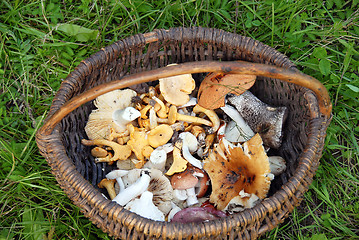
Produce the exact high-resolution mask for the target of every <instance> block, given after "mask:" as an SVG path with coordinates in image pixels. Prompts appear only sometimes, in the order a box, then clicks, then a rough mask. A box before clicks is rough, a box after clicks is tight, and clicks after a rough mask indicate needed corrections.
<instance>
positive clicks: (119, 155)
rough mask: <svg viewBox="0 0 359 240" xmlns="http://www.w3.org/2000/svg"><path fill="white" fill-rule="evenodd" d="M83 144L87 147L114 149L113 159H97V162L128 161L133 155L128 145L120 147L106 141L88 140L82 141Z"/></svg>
mask: <svg viewBox="0 0 359 240" xmlns="http://www.w3.org/2000/svg"><path fill="white" fill-rule="evenodd" d="M81 143H82V144H83V145H85V146H92V145H99V146H109V147H111V148H112V150H113V152H114V155H113V157H112V158H109V159H107V158H97V159H96V162H104V161H105V162H113V161H116V160H119V159H120V160H126V159H127V158H128V157H129V156H130V155H131V150H129V148H128V147H127V146H126V145H120V144H118V143H115V142H112V141H108V140H105V139H95V140H86V139H82V140H81Z"/></svg>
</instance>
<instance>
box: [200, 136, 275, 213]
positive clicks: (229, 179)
mask: <svg viewBox="0 0 359 240" xmlns="http://www.w3.org/2000/svg"><path fill="white" fill-rule="evenodd" d="M203 168H204V170H205V171H206V172H207V173H208V175H209V177H210V179H211V183H212V193H211V196H210V201H211V202H212V203H214V204H215V205H216V206H217V208H218V209H219V210H223V209H224V208H225V207H226V206H227V204H228V203H229V202H230V201H231V200H232V199H233V198H235V197H237V196H238V195H239V193H240V192H241V191H242V190H243V191H244V192H245V193H248V194H255V195H256V196H258V197H259V198H260V199H263V198H265V197H266V195H267V193H268V190H269V186H270V178H269V177H268V175H269V173H270V168H269V161H268V157H267V154H266V153H265V151H264V147H263V142H262V139H261V137H260V136H259V134H256V135H255V136H254V137H252V138H251V139H250V140H249V141H247V142H245V143H244V144H243V149H242V147H240V146H239V147H233V148H231V147H230V146H228V145H227V146H226V144H225V143H224V138H223V139H221V140H220V142H219V143H218V144H217V145H216V146H215V148H214V149H213V150H212V151H211V152H210V153H209V155H208V158H206V159H205V160H204V166H203Z"/></svg>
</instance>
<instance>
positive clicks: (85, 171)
mask: <svg viewBox="0 0 359 240" xmlns="http://www.w3.org/2000/svg"><path fill="white" fill-rule="evenodd" d="M165 34H168V35H170V36H167V35H166V37H163V35H165ZM194 34H195V33H193V32H191V36H189V37H187V38H186V37H185V33H183V32H182V33H181V34H180V35H177V34H176V32H175V31H174V32H173V33H171V34H169V33H168V32H163V31H162V32H161V31H159V32H157V35H158V36H162V37H163V38H164V39H159V40H158V41H153V42H150V43H146V42H145V41H144V40H143V39H142V38H141V37H140V36H137V35H136V36H133V37H131V38H129V39H126V40H124V41H121V42H118V43H115V44H113V45H111V46H109V47H107V48H105V50H104V51H103V52H100V53H98V54H95V55H94V56H92V57H91V58H90V59H89V61H94V62H95V63H94V65H96V68H92V69H88V72H86V73H85V74H83V75H84V76H83V77H82V78H81V79H80V80H78V82H77V83H76V84H77V86H78V87H77V88H74V89H73V91H72V92H69V93H68V96H67V97H68V98H69V99H70V98H71V97H73V96H76V95H78V94H80V93H82V92H84V91H86V90H88V89H90V88H92V87H94V86H97V85H99V84H102V83H105V82H109V81H113V80H117V79H121V78H122V77H123V76H125V75H128V74H132V73H136V72H142V71H146V70H150V69H156V68H159V67H164V66H166V65H168V64H171V63H184V62H188V61H202V60H218V61H233V60H243V61H249V62H256V63H265V64H272V65H277V66H279V67H286V68H294V65H293V64H292V63H291V62H290V61H289V60H288V59H287V58H286V57H285V56H284V55H282V54H279V53H278V52H276V51H275V50H274V49H272V48H269V47H267V46H265V45H263V44H261V43H259V42H257V41H254V40H252V39H249V38H244V37H239V36H238V35H232V34H230V33H224V32H223V31H219V32H213V33H212V35H211V36H207V38H208V40H206V35H205V34H206V33H203V34H199V33H197V35H196V36H197V38H196V37H195V36H194ZM203 35H204V36H203ZM217 35H218V36H217ZM236 40H237V42H236ZM103 55H106V56H107V58H106V59H105V60H104V56H103ZM96 61H98V63H97V62H96ZM80 67H81V66H80ZM195 78H197V79H196V80H197V81H200V80H201V79H202V78H203V74H196V76H195ZM70 80H71V79H70ZM250 90H251V92H252V93H254V94H255V95H256V96H257V97H258V98H259V99H261V100H262V101H263V102H265V103H268V104H270V105H272V106H286V107H287V108H288V110H289V114H288V118H287V120H286V122H285V125H284V130H283V133H284V137H283V144H282V146H281V147H280V149H278V150H275V151H273V152H271V153H270V155H280V156H282V157H283V158H284V159H286V161H287V170H286V171H285V172H284V173H283V174H281V175H280V177H276V178H275V180H274V181H273V182H272V184H271V189H270V192H269V195H271V194H273V193H275V192H276V191H277V190H278V189H280V187H281V186H282V185H283V184H284V183H286V182H287V181H288V179H289V178H290V177H291V176H293V174H294V172H295V170H296V168H297V166H298V161H297V159H298V156H299V154H300V153H301V152H302V150H303V149H304V147H305V144H306V142H307V138H308V133H309V129H308V126H309V121H310V114H309V110H308V107H307V101H306V99H305V98H304V97H303V96H304V93H305V92H307V91H309V90H308V89H305V88H302V87H299V86H297V85H294V84H290V83H286V82H282V81H280V80H277V79H270V78H261V79H258V80H257V81H256V83H255V85H254V86H253V87H252V88H251V89H250ZM94 108H95V107H94V105H93V103H92V102H89V103H87V104H85V105H83V106H81V107H80V108H78V109H76V110H75V111H73V112H72V113H71V114H69V115H68V116H67V117H65V118H64V119H63V120H62V122H61V129H62V139H63V145H64V147H65V149H66V151H67V155H68V157H69V158H70V159H72V161H73V163H74V165H75V166H76V168H77V170H78V172H79V173H80V174H81V175H82V176H83V177H84V178H85V179H86V180H88V181H89V182H90V183H91V184H92V185H94V186H95V187H96V188H97V184H98V183H99V182H100V181H101V180H102V179H103V178H104V177H105V175H106V174H107V173H108V172H109V171H111V170H112V169H113V168H114V167H115V164H114V166H109V165H108V164H107V163H97V164H96V163H95V162H94V158H93V157H92V156H91V154H90V149H91V148H90V147H86V146H83V145H82V144H81V139H83V138H85V139H87V136H86V133H85V131H84V127H85V125H86V121H87V118H88V116H89V114H90V113H91V111H92V110H93V109H94ZM99 191H101V192H103V193H105V191H103V190H101V189H99Z"/></svg>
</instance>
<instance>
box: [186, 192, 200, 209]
mask: <svg viewBox="0 0 359 240" xmlns="http://www.w3.org/2000/svg"><path fill="white" fill-rule="evenodd" d="M186 193H187V196H188V197H187V200H186V202H187V206H192V205H195V204H196V203H198V199H197V196H196V191H195V189H194V187H192V188H188V189H186Z"/></svg>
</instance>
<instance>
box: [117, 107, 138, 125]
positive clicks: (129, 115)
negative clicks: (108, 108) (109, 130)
mask: <svg viewBox="0 0 359 240" xmlns="http://www.w3.org/2000/svg"><path fill="white" fill-rule="evenodd" d="M140 116H141V112H140V111H138V110H136V109H135V108H133V107H127V108H125V109H118V110H116V111H114V112H113V114H112V118H113V120H114V122H115V123H116V124H117V125H119V126H121V127H123V128H124V129H126V125H127V124H128V123H130V122H132V121H133V120H135V119H136V118H138V117H140Z"/></svg>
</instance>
